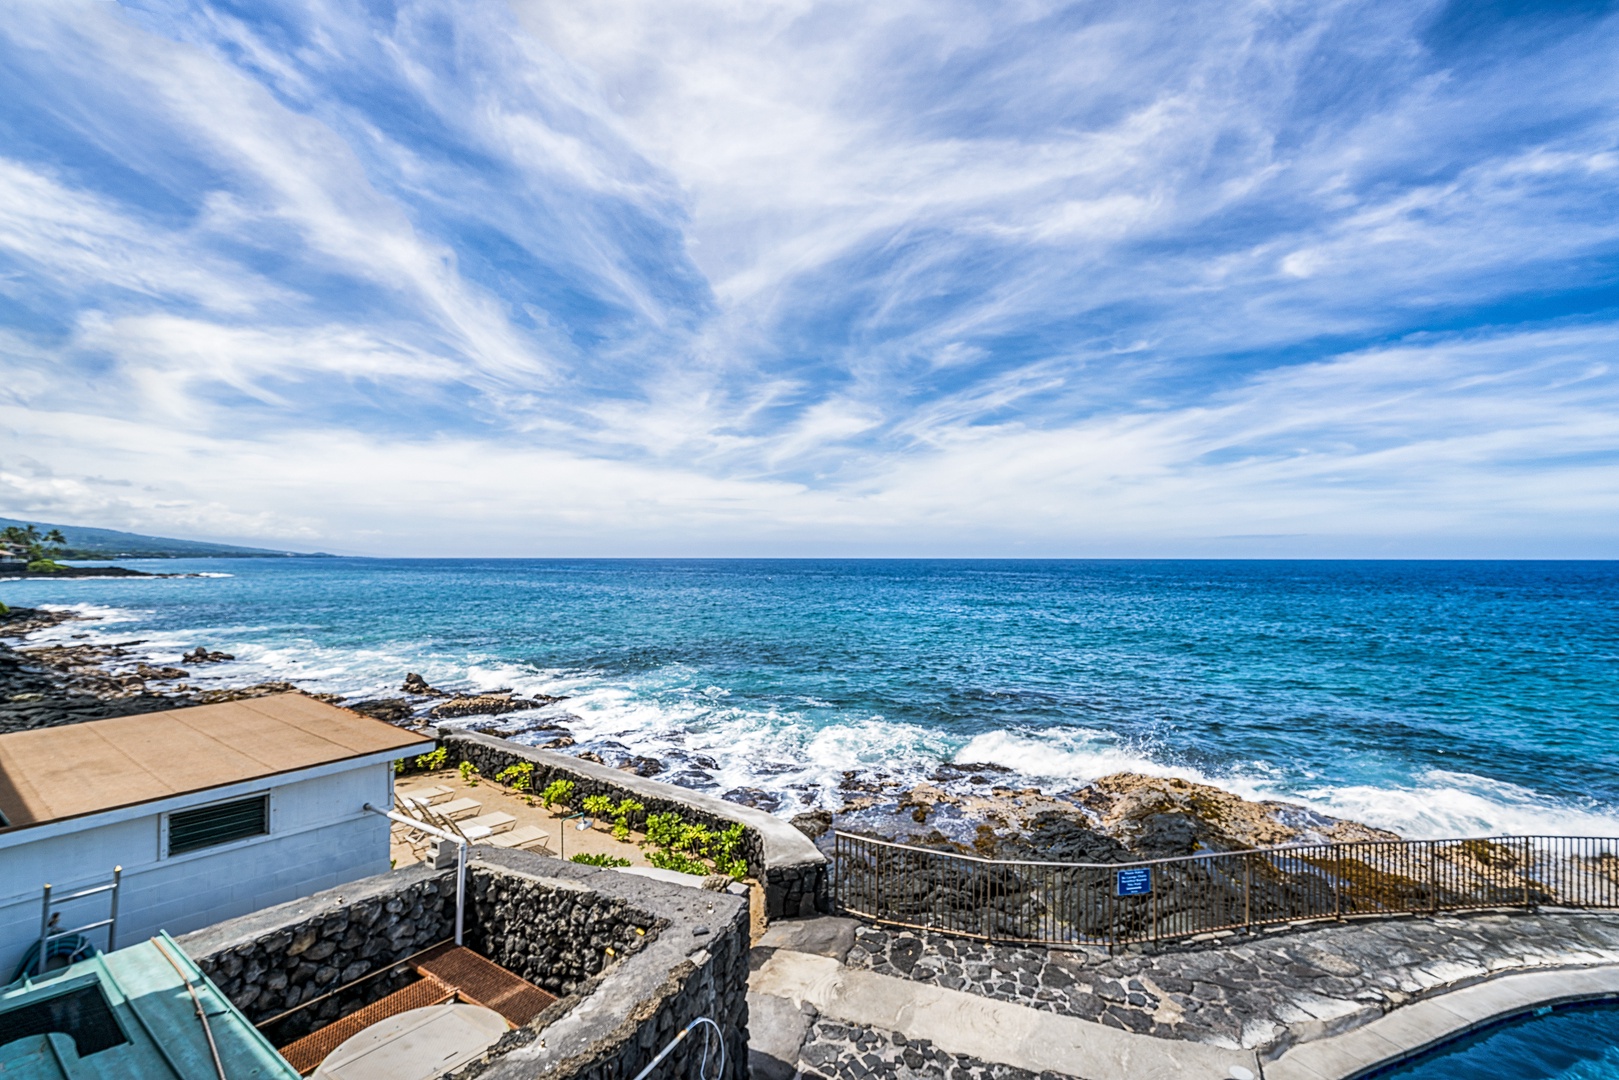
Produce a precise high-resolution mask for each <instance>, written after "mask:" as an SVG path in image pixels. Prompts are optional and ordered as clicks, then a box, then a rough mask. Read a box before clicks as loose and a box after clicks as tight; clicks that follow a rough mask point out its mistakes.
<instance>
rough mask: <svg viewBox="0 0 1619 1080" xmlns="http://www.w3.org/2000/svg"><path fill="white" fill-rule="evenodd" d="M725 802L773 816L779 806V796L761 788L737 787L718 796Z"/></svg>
mask: <svg viewBox="0 0 1619 1080" xmlns="http://www.w3.org/2000/svg"><path fill="white" fill-rule="evenodd" d="M720 798H722V799H724V800H725V801H726V802H734V803H736V804H737V805H739V806H751V807H753V808H754V809H755V810H763V811H764V812H765V813H767V814H773V813H775V812H776V809H777V808H778V807H780V806H781V796H780V795H778V794H776V793H775V792H771V791H766V790H764V789H763V788H756V787H739V788H732V789H731V790H730V791H727V792H725V793H724V794H722V795H721V796H720Z"/></svg>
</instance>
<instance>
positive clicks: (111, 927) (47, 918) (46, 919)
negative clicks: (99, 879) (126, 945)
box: [38, 866, 124, 975]
mask: <svg viewBox="0 0 1619 1080" xmlns="http://www.w3.org/2000/svg"><path fill="white" fill-rule="evenodd" d="M123 876H124V868H123V867H122V866H115V867H113V868H112V880H111V881H109V882H105V883H104V884H101V885H92V886H91V887H90V888H88V889H80V890H79V891H78V892H75V893H68V894H67V895H66V896H58V897H56V898H55V899H54V900H53V899H52V898H51V886H50V883H49V882H47V883H46V885H45V903H44V907H43V908H42V909H41V911H40V915H39V972H38V973H39V974H40V975H44V974H45V964H46V962H47V961H48V960H49V959H50V955H51V942H53V941H56V940H57V939H58V938H65V937H71V936H72V935H74V934H82V933H84V932H85V931H86V930H98V929H100V928H101V927H103V926H105V927H106V928H107V951H108V952H112V951H113V950H115V949H117V948H118V888H119V884H120V883H121V881H122V879H123ZM104 892H110V893H112V898H111V903H110V910H109V911H108V913H107V917H106V918H105V919H99V920H97V921H96V922H92V923H85V924H84V925H83V926H75V927H74V928H73V929H71V930H58V929H57V925H58V923H59V922H60V921H61V918H62V914H61V912H56V913H54V914H53V913H52V912H51V908H52V907H53V906H56V905H60V904H67V903H71V902H72V901H74V900H82V899H84V898H85V897H86V896H96V895H98V894H100V893H104Z"/></svg>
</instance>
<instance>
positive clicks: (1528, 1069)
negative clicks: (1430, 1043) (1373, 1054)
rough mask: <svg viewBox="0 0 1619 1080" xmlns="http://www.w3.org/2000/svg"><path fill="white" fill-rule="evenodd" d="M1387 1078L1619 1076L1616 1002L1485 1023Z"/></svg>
mask: <svg viewBox="0 0 1619 1080" xmlns="http://www.w3.org/2000/svg"><path fill="white" fill-rule="evenodd" d="M1377 1075H1378V1077H1379V1078H1386V1080H1476V1078H1478V1077H1490V1078H1491V1080H1619V1007H1615V1006H1613V1005H1611V1004H1608V1005H1588V1006H1576V1007H1573V1008H1567V1009H1560V1010H1558V1011H1556V1012H1548V1013H1546V1014H1544V1015H1539V1016H1533V1015H1532V1016H1526V1017H1521V1018H1519V1019H1517V1020H1514V1021H1511V1022H1509V1023H1506V1024H1503V1025H1500V1026H1498V1027H1490V1028H1485V1029H1484V1030H1482V1031H1479V1032H1477V1033H1476V1034H1474V1035H1470V1036H1468V1037H1466V1038H1464V1039H1460V1040H1458V1041H1456V1042H1454V1043H1451V1044H1449V1045H1448V1046H1444V1047H1442V1048H1439V1049H1437V1050H1435V1051H1432V1052H1430V1053H1427V1054H1424V1055H1422V1056H1421V1057H1419V1058H1417V1059H1415V1060H1413V1061H1411V1062H1409V1063H1407V1064H1405V1065H1403V1066H1400V1067H1399V1068H1396V1069H1392V1070H1390V1071H1388V1072H1383V1073H1378V1074H1377Z"/></svg>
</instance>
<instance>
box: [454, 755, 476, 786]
mask: <svg viewBox="0 0 1619 1080" xmlns="http://www.w3.org/2000/svg"><path fill="white" fill-rule="evenodd" d="M456 768H458V769H460V770H461V782H462V783H463V784H465V785H466V786H467V787H477V786H478V766H476V765H474V764H473V763H472V762H470V761H463V762H462V763H461V764H460V765H458V766H456Z"/></svg>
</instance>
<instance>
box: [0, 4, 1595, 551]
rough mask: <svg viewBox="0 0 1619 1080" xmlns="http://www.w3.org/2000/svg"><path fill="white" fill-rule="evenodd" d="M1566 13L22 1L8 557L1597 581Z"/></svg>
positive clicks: (1, 355) (1, 468)
mask: <svg viewBox="0 0 1619 1080" xmlns="http://www.w3.org/2000/svg"><path fill="white" fill-rule="evenodd" d="M1616 55H1619V8H1616V5H1615V4H1613V3H1589V2H1576V3H1563V4H1558V3H1547V4H1521V3H1512V2H1495V3H1490V2H1453V3H1449V4H1446V3H1429V4H1423V3H1410V2H1402V3H1393V2H1384V3H1371V4H1366V3H1332V2H1325V0H1310V2H1308V3H1296V4H1294V3H1286V2H1283V3H1276V2H1274V0H1267V2H1264V3H1244V2H1241V0H1226V2H1221V3H1184V2H1183V3H1173V4H1171V3H1157V2H1154V0H1145V2H1144V0H1132V2H1129V3H1110V2H1105V0H1104V2H1094V3H1081V4H1055V3H1040V2H1034V0H1028V2H1009V3H1004V4H969V3H955V2H952V0H929V2H928V3H914V4H913V3H906V2H903V0H895V2H893V3H885V4H830V3H816V2H811V0H793V2H783V3H761V2H754V3H746V4H742V3H724V2H718V0H716V2H709V3H692V2H686V0H657V2H650V0H589V2H586V0H580V2H571V0H544V2H540V0H513V2H511V3H506V2H503V0H498V2H497V0H474V2H464V3H457V2H441V0H433V2H421V3H389V2H385V0H353V2H351V3H347V4H341V3H335V2H327V0H305V2H302V3H277V2H273V0H269V2H266V0H259V2H255V3H252V4H247V3H241V4H227V3H216V4H183V3H162V2H151V0H146V2H141V3H126V4H117V3H111V2H107V0H82V2H72V0H66V2H62V0H49V2H45V0H40V2H33V0H21V2H19V3H16V4H12V5H8V15H7V18H6V19H5V20H0V368H3V372H4V374H5V378H4V380H3V385H0V513H5V514H8V515H11V516H19V517H33V518H38V519H42V520H49V521H61V522H70V523H76V524H85V525H99V526H105V527H112V528H124V529H133V530H136V531H142V532H155V533H165V534H180V535H187V536H202V537H215V538H234V539H242V540H250V541H251V540H258V541H272V540H273V541H275V542H276V543H277V544H278V545H280V544H286V545H296V544H307V545H310V546H319V547H324V548H326V549H329V550H341V551H350V552H365V553H376V554H406V555H432V554H438V555H445V554H486V555H568V554H574V555H593V554H595V555H658V554H663V555H965V556H971V555H1031V556H1088V555H1092V556H1133V555H1149V556H1150V555H1170V556H1173V555H1211V556H1270V555H1285V556H1374V557H1375V556H1416V557H1428V556H1439V557H1443V556H1461V557H1471V556H1507V557H1516V556H1544V557H1619V539H1616V538H1619V354H1616V348H1619V108H1616V106H1619V65H1616V64H1615V63H1614V62H1613V58H1614V56H1616Z"/></svg>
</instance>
